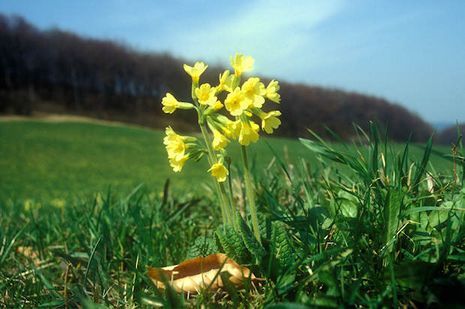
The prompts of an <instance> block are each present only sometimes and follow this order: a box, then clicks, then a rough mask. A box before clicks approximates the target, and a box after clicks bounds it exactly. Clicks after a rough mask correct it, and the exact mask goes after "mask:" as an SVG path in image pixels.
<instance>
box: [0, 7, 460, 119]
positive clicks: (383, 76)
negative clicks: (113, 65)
mask: <svg viewBox="0 0 465 309" xmlns="http://www.w3.org/2000/svg"><path fill="white" fill-rule="evenodd" d="M0 12H2V13H7V14H18V15H21V16H24V17H25V18H27V19H28V20H29V21H30V22H32V23H33V24H35V25H37V26H38V27H40V28H44V29H47V28H50V27H54V26H56V27H59V28H62V29H66V30H70V31H74V32H77V33H80V34H83V35H86V36H92V37H99V38H110V39H115V40H118V41H120V42H124V43H127V44H129V45H131V46H133V47H135V48H138V49H141V50H149V51H163V52H165V51H166V52H170V53H172V54H174V55H176V56H181V57H184V58H186V59H190V60H192V61H194V60H204V61H206V62H207V63H212V64H222V65H225V66H226V65H227V64H228V61H229V56H230V55H232V54H234V53H235V52H242V53H246V54H250V55H252V56H253V57H254V58H255V59H256V66H255V67H256V72H257V74H263V75H266V76H269V77H273V78H278V79H283V80H284V79H285V80H289V81H293V82H303V83H309V84H317V85H321V86H327V87H335V88H341V89H345V90H351V91H358V92H362V93H367V94H372V95H376V96H381V97H384V98H387V99H389V100H391V101H393V102H397V103H400V104H402V105H404V106H406V107H407V108H408V109H410V110H411V111H414V112H415V113H417V114H419V115H420V116H422V117H423V118H424V119H426V120H428V121H431V122H455V121H462V122H463V121H465V1H427V0H426V1H381V0H379V1H368V0H366V1H361V0H352V1H348V0H346V1H344V0H324V1H310V0H307V1H304V0H293V1H274V0H268V1H266V0H261V1H251V0H250V1H243V0H239V1H220V0H217V1H207V0H201V1H188V0H172V1H154V0H138V1H130V0H98V1H91V0H79V1H63V0H48V1H46V0H33V1H28V0H2V1H0ZM284 103H285V102H284ZM289 104H292V103H291V102H289Z"/></svg>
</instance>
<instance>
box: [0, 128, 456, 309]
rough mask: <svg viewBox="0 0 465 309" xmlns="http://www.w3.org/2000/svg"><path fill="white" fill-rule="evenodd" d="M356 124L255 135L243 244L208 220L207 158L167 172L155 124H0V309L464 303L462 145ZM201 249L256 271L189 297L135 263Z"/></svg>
mask: <svg viewBox="0 0 465 309" xmlns="http://www.w3.org/2000/svg"><path fill="white" fill-rule="evenodd" d="M368 135H370V138H369V140H365V141H364V142H363V143H360V144H358V145H345V144H341V143H328V144H327V143H325V142H324V141H319V140H318V139H317V138H315V137H312V138H311V140H310V139H306V140H303V141H298V140H290V139H280V138H268V139H263V140H261V141H260V142H259V143H258V144H256V145H253V146H252V147H251V150H252V156H251V157H252V158H253V160H252V161H253V168H252V171H253V176H254V177H253V178H254V183H255V186H256V188H257V206H258V211H259V217H260V233H261V237H262V243H256V242H254V238H253V237H251V231H250V228H249V227H248V226H247V224H242V225H241V228H240V230H239V231H237V230H233V229H231V228H229V227H227V226H222V225H221V224H220V220H219V218H220V214H219V209H218V207H217V203H218V202H217V200H216V197H215V195H214V193H213V190H212V189H211V188H210V186H211V184H210V183H211V178H210V176H209V175H208V174H206V172H205V171H206V170H207V168H208V167H207V165H206V164H205V163H201V162H200V163H194V162H189V163H188V164H187V165H186V167H185V170H183V173H182V174H174V173H173V172H172V171H171V169H170V168H169V165H168V162H167V159H166V153H165V149H164V147H163V144H162V139H163V132H159V131H154V130H148V129H144V128H139V127H129V126H122V125H108V124H99V123H80V122H47V121H24V120H23V121H1V122H0V211H1V216H0V226H1V229H0V306H5V307H75V306H84V307H88V308H99V306H100V305H102V306H107V307H152V306H157V307H159V306H164V307H171V308H179V307H181V306H187V307H199V306H202V305H205V306H207V307H210V306H229V307H232V308H238V307H248V306H253V307H263V306H266V307H268V308H306V306H323V307H340V306H357V307H383V306H393V307H402V306H423V305H425V306H437V305H439V304H441V305H444V304H446V305H447V304H448V305H451V306H453V305H455V306H459V305H461V304H462V305H463V303H465V299H464V296H463V295H462V294H463V293H460V291H463V289H464V288H465V265H464V263H465V224H464V215H465V191H464V190H463V184H464V168H463V166H465V165H464V163H463V162H464V159H463V149H460V148H457V149H456V152H453V153H452V154H454V156H448V155H450V154H451V151H450V149H448V148H447V147H436V146H434V147H431V144H429V143H427V144H426V145H409V144H390V143H384V142H383V140H382V138H380V137H379V135H378V134H377V132H376V130H375V129H373V131H372V132H371V133H370V134H368ZM310 137H311V136H310V134H309V135H308V136H306V137H304V138H310ZM362 138H363V137H362ZM232 152H233V154H234V152H239V149H234V148H233V149H232ZM233 171H234V172H235V175H234V179H233V180H234V181H233V185H234V192H235V194H234V198H235V199H234V200H235V202H236V205H237V207H238V209H244V195H245V193H244V189H243V186H242V185H241V181H240V180H239V179H238V178H236V176H237V175H240V170H239V169H238V168H237V169H233ZM168 178H169V179H170V182H169V183H167V182H166V179H168ZM245 216H247V214H245ZM214 252H225V253H226V254H228V256H230V257H231V258H234V259H235V260H236V261H238V262H240V263H241V264H243V265H248V266H249V267H250V268H251V269H252V271H253V272H254V273H255V274H256V275H257V276H259V277H261V278H264V279H265V281H263V282H262V283H260V284H258V285H253V284H245V285H244V286H243V287H242V288H234V287H231V286H227V287H226V289H224V290H220V291H210V290H208V289H207V290H202V291H200V293H199V294H198V295H189V296H188V295H182V294H178V293H175V292H174V291H173V290H172V289H170V288H167V289H166V290H158V289H156V288H155V287H154V285H153V284H152V282H151V281H150V279H149V278H148V276H147V266H164V265H170V264H176V263H179V262H181V261H183V260H184V259H186V258H189V257H194V256H198V255H207V254H210V253H214Z"/></svg>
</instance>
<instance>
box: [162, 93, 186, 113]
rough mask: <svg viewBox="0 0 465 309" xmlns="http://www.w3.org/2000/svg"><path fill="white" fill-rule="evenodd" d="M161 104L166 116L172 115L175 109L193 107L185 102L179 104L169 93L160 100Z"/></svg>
mask: <svg viewBox="0 0 465 309" xmlns="http://www.w3.org/2000/svg"><path fill="white" fill-rule="evenodd" d="M161 104H163V108H162V109H163V111H164V112H165V113H167V114H172V113H174V111H175V110H176V109H178V108H179V109H192V108H194V105H192V104H191V103H186V102H179V101H178V100H176V98H175V97H173V95H172V94H171V93H167V94H166V96H165V97H164V98H163V99H162V100H161Z"/></svg>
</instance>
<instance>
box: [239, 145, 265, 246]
mask: <svg viewBox="0 0 465 309" xmlns="http://www.w3.org/2000/svg"><path fill="white" fill-rule="evenodd" d="M241 150H242V151H241V152H242V163H243V164H244V179H245V193H246V195H247V200H248V202H249V206H250V216H251V218H252V229H253V232H254V234H255V238H257V240H258V241H259V242H260V228H259V226H258V217H257V208H256V206H255V192H254V188H253V184H252V179H251V177H250V171H249V163H248V161H247V149H246V147H245V146H241Z"/></svg>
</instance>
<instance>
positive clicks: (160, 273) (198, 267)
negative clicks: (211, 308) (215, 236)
mask: <svg viewBox="0 0 465 309" xmlns="http://www.w3.org/2000/svg"><path fill="white" fill-rule="evenodd" d="M148 272H149V277H150V279H152V281H153V282H154V283H155V285H156V286H157V287H158V288H160V289H164V288H165V284H164V283H163V282H167V281H169V283H170V284H171V286H172V287H173V288H174V289H175V290H176V291H177V292H190V293H197V292H198V291H200V290H202V289H205V288H210V289H212V290H213V289H218V288H221V287H223V286H224V283H223V280H222V276H221V275H220V273H224V274H226V275H227V276H229V281H230V282H231V283H232V284H233V285H234V286H241V285H242V283H243V282H244V281H246V280H249V279H250V280H252V281H261V280H263V279H260V278H256V277H255V276H254V274H253V273H251V271H250V269H248V268H247V267H244V266H241V265H239V264H238V263H236V262H235V261H234V260H233V259H231V258H229V257H228V256H227V255H226V254H223V253H215V254H211V255H208V256H205V257H196V258H193V259H189V260H186V261H184V262H182V263H181V264H178V265H172V266H166V267H162V268H157V267H149V268H148Z"/></svg>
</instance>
